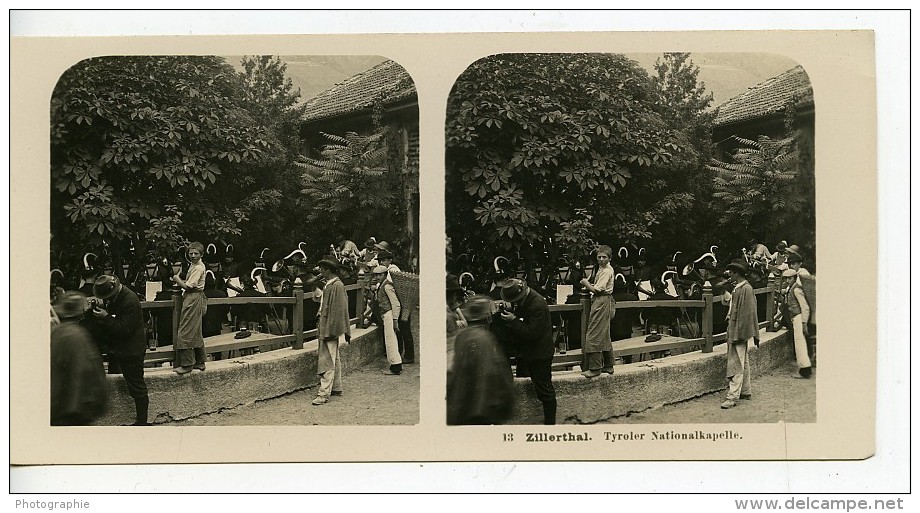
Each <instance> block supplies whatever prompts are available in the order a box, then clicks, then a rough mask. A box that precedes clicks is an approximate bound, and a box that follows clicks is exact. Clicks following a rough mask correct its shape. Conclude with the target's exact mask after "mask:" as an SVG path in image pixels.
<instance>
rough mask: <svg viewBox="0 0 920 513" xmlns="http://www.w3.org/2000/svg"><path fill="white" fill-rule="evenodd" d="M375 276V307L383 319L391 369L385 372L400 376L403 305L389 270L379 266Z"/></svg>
mask: <svg viewBox="0 0 920 513" xmlns="http://www.w3.org/2000/svg"><path fill="white" fill-rule="evenodd" d="M371 273H372V274H373V282H372V283H373V285H372V288H373V291H374V305H375V309H376V310H377V314H378V316H379V317H380V319H381V324H382V325H381V326H380V328H381V329H382V330H383V342H384V346H385V347H386V353H387V362H388V363H389V364H390V366H389V368H387V369H385V370H384V371H383V373H384V374H387V375H390V376H398V375H399V374H401V373H402V356H401V355H400V354H399V340H398V338H397V333H398V332H399V314H400V310H401V309H402V305H401V304H400V302H399V297H397V296H396V289H395V288H394V287H393V282H392V281H390V280H388V279H387V276H388V275H387V268H386V266H383V265H378V266H377V267H375V268H373V269H372V270H371Z"/></svg>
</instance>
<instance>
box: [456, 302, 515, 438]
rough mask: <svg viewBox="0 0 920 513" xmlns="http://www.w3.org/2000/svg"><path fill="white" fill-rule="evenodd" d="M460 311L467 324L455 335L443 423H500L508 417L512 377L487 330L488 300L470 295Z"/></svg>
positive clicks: (508, 367)
mask: <svg viewBox="0 0 920 513" xmlns="http://www.w3.org/2000/svg"><path fill="white" fill-rule="evenodd" d="M463 309H464V310H465V312H466V313H465V317H466V319H467V322H468V323H469V325H468V326H466V327H464V328H460V330H459V331H458V332H457V337H456V341H455V344H454V356H455V358H454V359H453V364H452V366H450V367H448V371H447V424H448V425H473V424H478V425H485V424H502V423H504V422H505V421H507V420H508V418H509V417H510V416H511V412H512V406H513V404H514V378H513V377H512V376H511V366H510V365H509V364H508V359H507V358H506V357H505V355H504V354H503V353H502V350H501V348H500V347H499V346H498V341H497V340H496V339H495V335H493V334H492V332H491V331H490V330H489V327H488V326H489V320H490V319H491V318H492V298H490V297H489V296H483V295H479V296H474V297H472V298H471V299H470V300H469V301H467V302H466V304H465V305H464V306H463Z"/></svg>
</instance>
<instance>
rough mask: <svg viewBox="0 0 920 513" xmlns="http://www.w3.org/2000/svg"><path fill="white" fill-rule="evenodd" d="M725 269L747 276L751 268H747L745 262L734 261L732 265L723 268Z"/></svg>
mask: <svg viewBox="0 0 920 513" xmlns="http://www.w3.org/2000/svg"><path fill="white" fill-rule="evenodd" d="M725 269H726V270H729V271H735V272H736V273H738V274H747V273H748V272H749V271H750V269H751V268H750V266H748V264H747V262H745V261H743V260H734V261H732V263H730V264H728V265H727V266H725Z"/></svg>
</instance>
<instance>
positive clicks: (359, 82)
mask: <svg viewBox="0 0 920 513" xmlns="http://www.w3.org/2000/svg"><path fill="white" fill-rule="evenodd" d="M414 96H416V92H415V83H414V82H413V81H412V77H410V76H409V73H407V72H406V70H405V69H404V68H403V67H402V66H400V65H399V64H396V63H395V62H394V61H391V60H387V61H384V62H381V63H380V64H378V65H376V66H374V67H373V68H371V69H369V70H367V71H362V72H361V73H358V74H357V75H354V76H352V77H349V78H347V79H345V80H344V81H343V82H341V83H338V84H336V85H334V86H332V87H330V88H329V89H327V90H325V91H323V92H321V93H319V94H318V95H317V96H315V97H313V98H311V99H310V100H308V101H307V102H306V104H305V105H306V111H305V113H304V116H303V120H304V121H316V120H320V119H327V118H332V117H338V116H342V115H345V114H351V113H354V112H359V111H362V110H365V109H368V108H370V107H371V106H372V105H373V104H374V103H375V102H376V101H377V100H378V99H379V100H382V101H383V104H384V105H390V104H393V103H396V102H398V101H400V100H404V99H406V98H410V97H414Z"/></svg>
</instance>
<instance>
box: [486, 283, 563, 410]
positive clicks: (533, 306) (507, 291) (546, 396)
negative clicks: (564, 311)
mask: <svg viewBox="0 0 920 513" xmlns="http://www.w3.org/2000/svg"><path fill="white" fill-rule="evenodd" d="M501 295H502V299H503V300H504V301H503V302H502V303H500V305H501V306H500V310H499V313H498V316H497V322H499V323H500V324H501V325H502V328H503V329H504V330H505V333H507V335H508V338H509V339H510V340H511V341H512V343H513V344H514V346H515V348H516V349H517V354H518V355H519V360H521V361H523V363H524V365H526V366H527V369H528V370H529V371H530V381H531V382H532V383H533V386H534V391H535V392H536V393H537V398H538V399H540V402H541V403H543V423H544V424H555V423H556V390H555V389H554V388H553V381H552V371H551V368H552V364H553V353H555V347H554V345H553V325H552V320H551V318H550V313H549V305H547V304H546V300H545V299H543V296H541V295H540V294H538V293H537V292H536V291H534V290H531V289H530V287H528V286H527V283H525V282H524V280H521V279H518V278H511V279H509V280H507V281H505V283H504V284H503V285H502V292H501Z"/></svg>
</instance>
